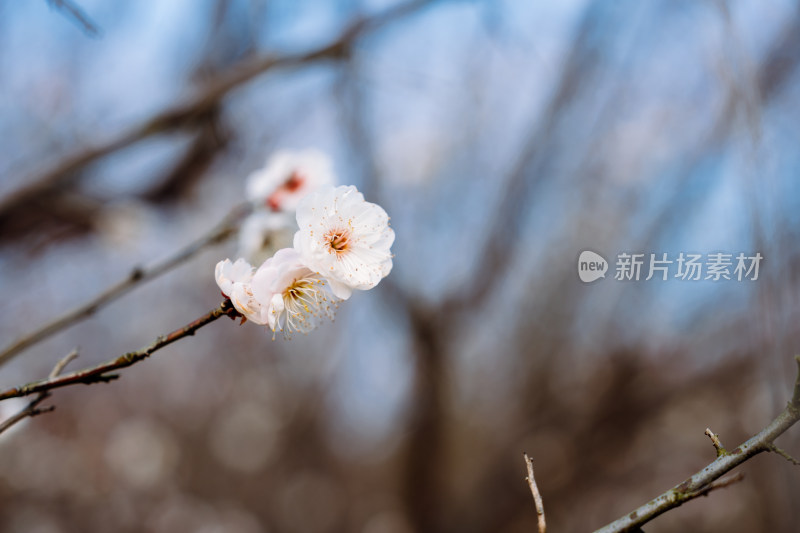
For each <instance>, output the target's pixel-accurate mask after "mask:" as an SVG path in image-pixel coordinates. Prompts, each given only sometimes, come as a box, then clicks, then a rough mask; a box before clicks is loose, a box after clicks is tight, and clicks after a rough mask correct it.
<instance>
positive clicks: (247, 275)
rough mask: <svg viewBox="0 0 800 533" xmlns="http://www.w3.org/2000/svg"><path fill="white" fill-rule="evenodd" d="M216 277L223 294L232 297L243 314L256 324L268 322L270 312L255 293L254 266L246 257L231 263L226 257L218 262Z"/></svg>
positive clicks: (215, 271) (232, 300) (232, 301)
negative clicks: (253, 284) (252, 283)
mask: <svg viewBox="0 0 800 533" xmlns="http://www.w3.org/2000/svg"><path fill="white" fill-rule="evenodd" d="M214 277H215V278H216V280H217V285H219V289H220V290H221V291H222V294H223V295H224V296H225V297H227V298H230V300H231V303H233V306H234V307H235V308H236V310H237V311H239V312H240V313H241V314H242V316H244V317H245V318H246V319H248V320H250V321H252V322H254V323H256V324H262V325H263V324H266V323H267V322H268V312H267V309H266V307H264V306H263V305H262V304H261V302H259V301H258V300H257V299H256V298H255V296H254V295H253V291H252V286H251V282H252V281H253V267H252V266H251V265H250V263H248V262H247V261H245V260H244V259H237V260H236V262H235V263H231V260H230V259H225V260H224V261H220V262H219V263H217V267H216V269H215V270H214Z"/></svg>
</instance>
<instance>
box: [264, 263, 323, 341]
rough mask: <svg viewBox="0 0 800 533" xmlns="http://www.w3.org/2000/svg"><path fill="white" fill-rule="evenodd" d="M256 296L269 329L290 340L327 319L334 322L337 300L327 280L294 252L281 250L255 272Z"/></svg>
mask: <svg viewBox="0 0 800 533" xmlns="http://www.w3.org/2000/svg"><path fill="white" fill-rule="evenodd" d="M252 293H253V296H254V297H255V298H256V299H257V300H258V301H259V302H261V304H262V305H263V306H264V308H265V309H266V310H267V313H266V317H267V322H268V324H269V327H270V328H271V329H272V331H273V338H275V336H274V333H275V332H277V331H281V332H282V333H283V335H284V337H286V338H289V337H291V335H292V333H294V332H296V331H299V332H301V333H308V332H309V331H311V330H312V329H314V328H316V327H317V326H318V325H319V324H320V323H321V321H322V319H323V318H324V317H328V318H330V319H331V320H332V319H333V315H334V312H335V310H336V302H337V301H338V298H336V297H335V296H333V295H332V294H331V293H330V290H329V287H328V284H327V283H326V280H325V279H324V278H323V277H322V276H320V275H319V274H318V273H316V272H313V271H312V270H311V269H309V268H308V267H307V266H306V265H305V264H303V262H302V260H301V258H300V254H298V253H297V251H296V250H295V249H294V248H284V249H282V250H278V251H277V252H276V253H275V255H274V256H272V257H271V258H270V259H267V260H266V261H265V262H264V264H263V265H261V267H260V268H259V269H258V271H256V273H255V275H254V276H253V280H252Z"/></svg>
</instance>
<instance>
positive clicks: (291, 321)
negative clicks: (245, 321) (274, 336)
mask: <svg viewBox="0 0 800 533" xmlns="http://www.w3.org/2000/svg"><path fill="white" fill-rule="evenodd" d="M322 285H323V282H322V280H320V279H319V278H318V277H314V276H308V277H305V278H299V279H295V280H294V281H293V282H292V283H291V285H289V286H288V287H286V289H284V291H283V294H282V296H283V304H284V306H285V307H284V311H283V313H281V316H280V317H279V318H278V328H277V329H279V330H281V331H283V334H284V336H285V337H287V338H289V337H290V336H291V334H292V332H295V331H299V332H302V333H308V332H309V331H311V330H312V329H314V328H315V327H317V325H318V324H319V321H320V319H321V318H322V317H323V316H327V317H328V318H331V319H333V313H334V308H333V307H331V302H330V301H329V299H328V296H327V293H326V292H325V290H324V289H323V287H322Z"/></svg>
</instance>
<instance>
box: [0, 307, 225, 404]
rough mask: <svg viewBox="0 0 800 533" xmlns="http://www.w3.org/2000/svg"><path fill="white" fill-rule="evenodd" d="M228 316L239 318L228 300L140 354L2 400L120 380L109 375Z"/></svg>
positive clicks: (44, 382)
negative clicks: (77, 385) (71, 386)
mask: <svg viewBox="0 0 800 533" xmlns="http://www.w3.org/2000/svg"><path fill="white" fill-rule="evenodd" d="M225 315H227V316H230V317H232V318H235V317H237V316H239V314H238V313H237V312H236V309H234V307H233V305H232V304H231V301H230V300H225V301H224V302H222V304H220V306H219V307H217V308H216V309H214V310H212V311H209V312H208V313H206V314H205V315H203V316H201V317H200V318H198V319H197V320H195V321H193V322H190V323H189V324H187V325H185V326H183V327H181V328H178V329H176V330H175V331H173V332H171V333H168V334H167V335H162V336H160V337H158V338H157V339H156V340H155V342H153V343H152V344H150V345H148V346H146V347H144V348H142V349H140V350H137V351H135V352H128V353H126V354H124V355H121V356H119V357H117V358H115V359H111V360H109V361H106V362H105V363H101V364H99V365H96V366H93V367H90V368H84V369H82V370H78V371H76V372H72V373H69V374H65V375H63V376H52V375H51V376H50V377H49V378H47V379H43V380H41V381H34V382H32V383H28V384H27V385H21V386H19V387H14V388H12V389H8V390H6V391H3V392H0V400H6V399H8V398H17V397H20V396H28V395H29V394H34V393H37V392H46V391H50V390H52V389H57V388H60V387H66V386H68V385H76V384H78V383H83V384H86V385H88V384H92V383H98V382H108V381H111V380H114V379H117V378H118V377H119V375H118V374H109V372H112V371H115V370H120V369H123V368H126V367H129V366H131V365H134V364H136V363H138V362H139V361H142V360H144V359H146V358H148V357H149V356H151V355H152V354H153V353H155V352H157V351H158V350H160V349H161V348H163V347H165V346H167V345H169V344H172V343H173V342H175V341H177V340H179V339H182V338H184V337H188V336H191V335H194V332H195V331H197V330H198V329H200V328H202V327H203V326H205V325H207V324H210V323H211V322H213V321H215V320H216V319H218V318H219V317H221V316H225Z"/></svg>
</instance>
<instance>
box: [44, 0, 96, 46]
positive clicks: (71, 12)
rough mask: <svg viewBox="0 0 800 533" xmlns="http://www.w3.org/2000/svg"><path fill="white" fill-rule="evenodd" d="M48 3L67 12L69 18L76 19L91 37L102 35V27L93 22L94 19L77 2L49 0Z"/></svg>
mask: <svg viewBox="0 0 800 533" xmlns="http://www.w3.org/2000/svg"><path fill="white" fill-rule="evenodd" d="M47 3H48V4H50V5H51V6H52V7H54V8H56V9H58V10H59V11H62V12H64V13H66V14H67V15H68V17H67V18H71V19H72V20H74V21H75V22H76V23H77V24H78V26H80V28H81V29H82V30H83V31H84V33H86V35H88V36H90V37H99V36H100V28H99V27H98V26H97V24H95V23H94V22H92V19H90V18H89V17H88V16H87V15H86V13H84V12H83V9H81V8H80V7H79V6H77V5H76V4H74V3H72V2H70V1H69V0H47Z"/></svg>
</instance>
